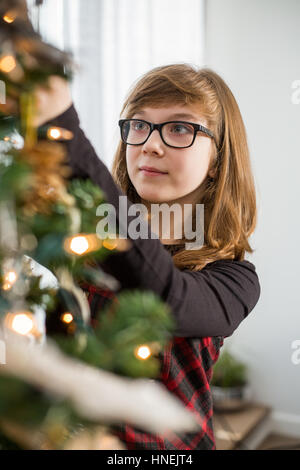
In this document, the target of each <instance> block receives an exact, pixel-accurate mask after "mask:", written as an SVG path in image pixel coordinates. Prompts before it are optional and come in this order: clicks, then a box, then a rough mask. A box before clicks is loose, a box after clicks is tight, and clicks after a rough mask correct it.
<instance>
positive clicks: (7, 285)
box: [2, 271, 18, 290]
mask: <svg viewBox="0 0 300 470" xmlns="http://www.w3.org/2000/svg"><path fill="white" fill-rule="evenodd" d="M17 277H18V276H17V273H16V272H15V271H9V272H7V273H6V274H5V275H4V282H3V284H2V289H3V290H9V289H11V288H12V286H13V284H14V283H15V282H16V280H17Z"/></svg>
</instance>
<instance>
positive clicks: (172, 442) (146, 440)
mask: <svg viewBox="0 0 300 470" xmlns="http://www.w3.org/2000/svg"><path fill="white" fill-rule="evenodd" d="M81 288H82V289H83V290H85V291H86V293H87V298H88V301H89V304H90V308H91V313H92V318H94V317H95V314H96V312H98V311H99V310H100V309H101V308H103V307H104V305H106V304H107V302H114V301H117V298H116V296H115V295H114V294H113V293H112V292H111V291H108V290H104V289H100V288H97V287H94V286H90V285H83V284H82V285H81ZM222 345H223V337H221V336H216V337H206V338H180V337H174V338H173V339H172V341H170V342H169V344H167V345H166V347H165V348H164V350H163V352H162V353H160V355H159V358H160V360H161V370H160V375H159V377H158V378H157V379H156V380H157V381H159V382H160V383H162V384H163V385H164V386H165V387H166V388H167V389H168V390H169V391H170V392H171V393H173V394H175V395H176V396H177V397H178V398H179V399H180V400H181V401H182V403H183V404H184V405H185V406H186V407H187V408H188V409H189V410H190V411H192V412H193V413H194V414H195V416H196V418H197V420H198V422H199V423H200V425H201V427H200V428H199V431H197V432H193V433H185V434H173V435H172V438H170V436H168V438H166V437H164V436H163V435H156V434H150V433H146V432H145V431H143V430H142V429H138V428H135V427H132V426H130V425H128V424H120V425H115V426H112V432H113V434H115V435H116V436H117V437H118V438H119V439H120V440H121V441H122V442H123V443H124V444H125V445H126V447H127V449H128V450H138V449H156V450H162V449H165V450H215V439H214V433H213V425H212V414H213V406H212V397H211V392H210V385H209V383H210V380H211V377H212V366H213V365H214V363H215V362H216V360H217V359H218V356H219V353H220V348H221V346H222Z"/></svg>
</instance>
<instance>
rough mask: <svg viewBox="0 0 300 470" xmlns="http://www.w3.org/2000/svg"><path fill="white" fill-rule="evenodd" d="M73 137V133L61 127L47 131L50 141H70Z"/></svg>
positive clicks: (50, 128)
mask: <svg viewBox="0 0 300 470" xmlns="http://www.w3.org/2000/svg"><path fill="white" fill-rule="evenodd" d="M73 135H74V134H73V132H71V131H68V130H67V129H63V128H61V127H49V129H48V130H47V137H48V139H50V140H71V139H72V138H73Z"/></svg>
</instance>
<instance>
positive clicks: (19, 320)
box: [11, 313, 34, 336]
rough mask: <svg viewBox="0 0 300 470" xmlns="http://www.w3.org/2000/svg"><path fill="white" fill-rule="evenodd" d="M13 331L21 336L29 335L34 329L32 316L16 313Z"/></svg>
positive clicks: (12, 324)
mask: <svg viewBox="0 0 300 470" xmlns="http://www.w3.org/2000/svg"><path fill="white" fill-rule="evenodd" d="M11 329H12V330H13V331H15V332H16V333H19V334H20V335H23V336H25V335H28V334H29V333H31V332H32V330H33V329H34V322H33V319H32V315H31V314H28V313H16V314H15V315H13V318H12V321H11Z"/></svg>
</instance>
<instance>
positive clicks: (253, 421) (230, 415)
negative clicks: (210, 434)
mask: <svg viewBox="0 0 300 470" xmlns="http://www.w3.org/2000/svg"><path fill="white" fill-rule="evenodd" d="M270 412H271V409H270V408H269V407H267V406H265V405H262V404H255V403H253V404H251V405H248V406H247V407H246V408H244V409H242V410H240V411H234V412H223V413H220V412H217V411H214V417H213V426H214V433H215V439H216V448H217V450H237V449H241V450H242V449H245V450H246V449H248V448H249V447H248V445H247V440H248V441H249V437H251V435H252V434H253V433H255V432H257V431H258V430H259V427H262V426H263V425H265V423H266V422H267V421H268V419H269V415H270Z"/></svg>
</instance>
